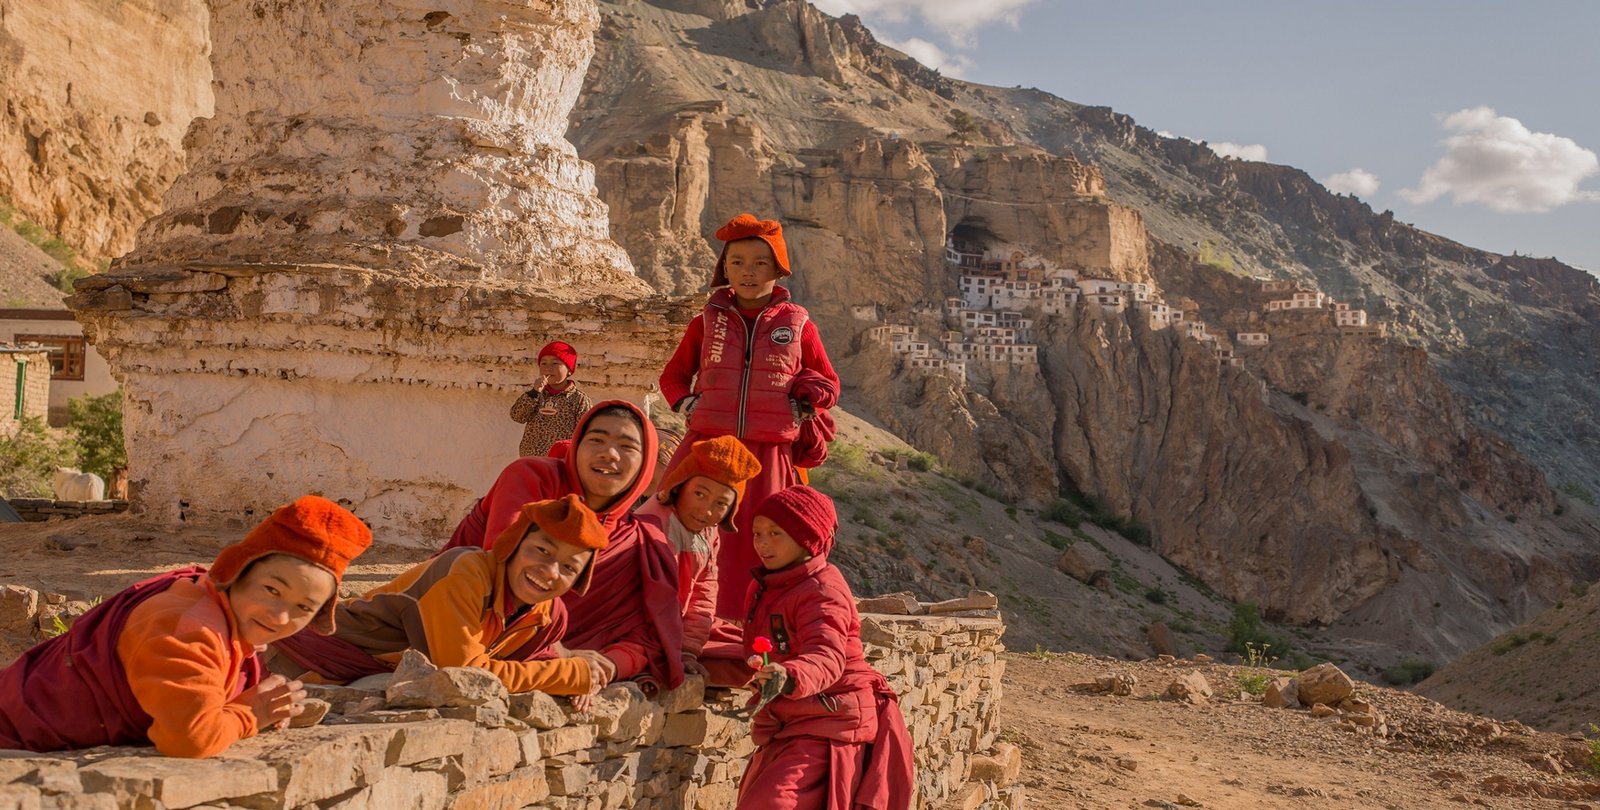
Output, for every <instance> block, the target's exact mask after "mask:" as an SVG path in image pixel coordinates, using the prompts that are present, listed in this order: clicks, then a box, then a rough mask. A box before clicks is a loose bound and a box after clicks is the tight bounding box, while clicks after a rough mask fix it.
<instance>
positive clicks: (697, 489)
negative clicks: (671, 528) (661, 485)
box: [672, 475, 737, 534]
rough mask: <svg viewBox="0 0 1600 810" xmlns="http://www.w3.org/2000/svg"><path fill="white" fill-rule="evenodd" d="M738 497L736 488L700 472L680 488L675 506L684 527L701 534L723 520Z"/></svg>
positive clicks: (674, 502)
mask: <svg viewBox="0 0 1600 810" xmlns="http://www.w3.org/2000/svg"><path fill="white" fill-rule="evenodd" d="M736 497H737V493H735V492H734V491H733V487H730V486H728V485H727V484H724V483H722V482H720V481H713V480H711V479H710V478H707V477H705V476H703V475H697V476H695V477H693V478H690V479H689V480H688V481H685V482H684V484H683V486H681V487H678V497H677V499H676V500H674V501H673V503H672V506H673V509H675V510H676V511H677V513H678V520H679V521H681V522H682V523H683V527H684V528H685V529H688V530H689V531H691V532H694V533H696V534H698V533H700V532H703V531H705V530H706V529H709V528H711V527H712V526H715V525H717V524H718V523H721V522H722V519H723V518H725V517H727V516H728V510H730V509H732V508H733V501H734V499H735V498H736Z"/></svg>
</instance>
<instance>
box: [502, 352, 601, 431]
mask: <svg viewBox="0 0 1600 810" xmlns="http://www.w3.org/2000/svg"><path fill="white" fill-rule="evenodd" d="M577 370H578V350H577V349H574V348H572V346H571V344H568V343H563V342H561V341H559V340H555V341H551V342H549V343H546V344H545V346H544V348H542V349H540V350H539V382H538V383H537V384H536V385H534V386H533V387H532V388H530V389H528V390H527V391H525V392H523V394H522V395H521V396H519V397H517V401H516V402H513V403H511V421H513V422H516V423H518V424H523V425H527V427H525V428H523V429H522V444H521V445H520V446H519V447H518V448H517V451H518V455H523V456H542V455H544V454H545V453H548V452H550V445H552V444H555V443H556V442H558V441H561V440H562V439H567V438H570V437H571V436H572V431H573V430H574V429H576V428H577V427H578V418H579V417H581V416H583V415H584V414H585V413H587V412H588V411H589V408H590V407H591V406H590V403H589V397H588V396H586V395H585V394H584V393H583V392H582V391H580V390H578V384H577V383H576V382H574V381H573V379H572V375H573V373H574V372H576V371H577Z"/></svg>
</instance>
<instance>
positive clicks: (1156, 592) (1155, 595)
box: [1144, 588, 1167, 605]
mask: <svg viewBox="0 0 1600 810" xmlns="http://www.w3.org/2000/svg"><path fill="white" fill-rule="evenodd" d="M1144 598H1145V600H1146V601H1149V602H1153V603H1155V604H1157V605H1165V604H1166V603H1167V592H1166V591H1163V590H1161V589H1160V588H1150V589H1148V590H1146V591H1145V592H1144Z"/></svg>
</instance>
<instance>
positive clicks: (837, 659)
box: [744, 555, 893, 745]
mask: <svg viewBox="0 0 1600 810" xmlns="http://www.w3.org/2000/svg"><path fill="white" fill-rule="evenodd" d="M748 604H749V605H750V612H749V615H747V616H746V617H745V618H746V621H745V624H744V646H745V650H746V651H753V650H754V649H755V647H754V642H755V639H756V637H757V636H766V637H767V638H768V639H770V640H771V641H772V642H773V645H774V647H775V649H774V650H773V651H772V653H771V654H770V655H769V658H770V659H771V660H772V661H775V662H777V663H780V664H783V666H784V669H785V670H787V671H788V673H789V678H790V679H791V680H793V681H794V687H793V689H792V691H790V692H789V693H788V694H787V695H785V696H784V697H781V698H779V699H777V700H774V701H773V702H772V703H770V704H768V705H767V707H766V708H765V709H763V710H762V711H761V713H760V714H757V715H756V717H755V721H754V723H753V724H752V726H751V728H750V733H751V737H752V738H753V739H754V740H755V743H756V745H766V744H767V743H768V742H770V741H772V740H773V739H775V738H783V737H802V736H803V737H821V738H824V739H829V740H838V741H839V742H849V743H859V742H872V741H873V740H874V739H875V738H876V737H877V734H878V693H879V692H880V691H883V692H888V684H887V683H885V682H884V679H883V676H882V675H880V674H878V671H877V670H875V669H873V668H872V667H871V666H870V665H868V664H867V659H866V657H865V655H863V653H862V649H861V618H860V616H858V615H857V614H856V604H855V599H854V597H852V596H851V595H850V586H849V585H848V584H847V583H845V581H844V576H843V575H842V574H840V573H839V569H837V568H835V567H833V565H832V564H830V563H829V562H828V558H827V555H823V556H820V557H813V558H811V559H809V560H806V561H805V562H804V563H801V564H799V565H794V566H791V567H789V568H785V569H783V570H781V571H766V570H761V569H758V570H756V571H755V581H754V582H752V583H750V598H749V601H748ZM889 694H890V695H892V694H893V693H892V692H889Z"/></svg>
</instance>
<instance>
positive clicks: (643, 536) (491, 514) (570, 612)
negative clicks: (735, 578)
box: [445, 400, 683, 689]
mask: <svg viewBox="0 0 1600 810" xmlns="http://www.w3.org/2000/svg"><path fill="white" fill-rule="evenodd" d="M616 406H621V407H625V408H627V409H628V410H629V411H631V412H632V413H633V414H634V415H635V416H636V417H638V419H639V422H640V424H641V426H642V438H643V446H642V447H641V448H640V452H641V453H642V454H643V463H642V464H641V466H640V468H639V474H638V476H637V477H635V478H634V481H633V485H632V486H630V487H629V488H628V490H627V491H626V492H624V493H622V495H621V496H620V497H618V498H617V499H616V500H614V501H612V503H611V505H610V506H608V507H606V508H605V509H601V510H596V511H595V516H596V517H598V518H599V519H600V525H602V526H604V527H605V528H606V531H607V534H608V536H609V537H610V541H611V542H610V544H609V545H607V546H606V548H605V549H604V550H602V551H601V552H600V553H599V554H598V555H596V557H595V560H594V564H593V577H594V579H593V581H592V583H591V584H590V586H589V590H588V592H587V593H585V594H582V595H580V594H576V593H572V592H569V593H567V594H566V595H565V596H563V597H561V599H562V602H563V603H564V604H565V605H566V609H567V632H566V635H565V636H563V637H562V639H561V642H562V644H563V645H564V646H566V647H567V648H569V649H590V650H599V651H600V652H602V653H605V654H606V656H607V657H609V658H611V659H612V660H613V661H615V662H616V663H617V673H616V679H617V680H627V679H630V678H634V677H637V676H641V675H642V676H647V677H648V679H649V682H653V683H654V685H657V686H661V687H665V688H667V689H674V688H677V686H678V685H679V684H681V683H682V682H683V659H682V658H681V656H680V655H679V650H680V649H681V648H682V647H683V615H682V613H681V612H680V611H679V609H678V568H677V566H678V562H677V555H676V553H675V552H674V551H673V549H672V544H670V543H668V542H667V540H666V538H665V537H664V536H663V535H662V534H661V530H660V529H658V528H656V527H655V526H652V525H646V524H644V523H641V522H640V521H639V520H637V519H636V518H635V517H634V516H633V514H632V512H631V509H632V507H633V504H634V502H636V501H638V500H639V498H640V497H641V496H642V495H644V494H645V490H647V489H648V488H649V486H650V479H651V476H652V474H653V473H654V472H655V463H656V447H657V440H656V430H655V427H654V426H653V425H652V424H651V423H650V420H649V418H648V417H646V416H645V414H644V411H642V410H640V409H639V407H638V406H636V405H634V404H633V403H631V402H627V401H625V400H608V401H606V402H601V403H599V404H597V405H595V406H594V407H593V408H591V409H590V410H589V412H588V413H586V414H584V415H583V418H582V419H580V420H578V429H577V430H575V431H573V434H572V445H573V447H574V448H576V447H577V445H578V444H579V441H580V440H581V439H582V437H583V434H584V431H585V430H586V429H587V428H588V426H589V422H590V421H591V420H592V419H593V418H594V415H595V414H596V413H598V412H599V411H602V410H604V409H606V408H610V407H616ZM577 455H578V454H577V452H576V451H575V450H573V451H569V452H567V453H566V454H565V457H563V458H559V459H556V458H548V457H537V458H536V457H524V458H519V459H517V460H516V461H513V462H511V464H510V465H509V466H507V467H506V468H505V469H504V470H503V471H501V473H500V477H499V478H498V479H496V480H495V482H494V486H492V487H490V488H489V492H488V493H487V494H485V495H484V496H483V498H481V499H480V500H479V501H478V504H477V505H476V506H474V507H473V509H472V512H470V513H469V514H468V515H467V516H466V517H465V518H464V519H462V521H461V524H460V525H458V526H457V527H456V530H455V533H454V534H453V535H452V536H451V538H450V543H449V544H448V545H446V546H445V549H446V550H448V549H450V548H454V547H457V546H476V547H479V548H487V547H488V544H489V543H490V542H491V541H492V540H493V539H494V538H495V537H498V536H499V534H500V532H502V531H504V530H505V528H506V527H507V526H510V525H511V523H512V522H514V521H515V520H516V519H517V515H518V514H519V513H520V512H521V510H522V505H523V504H525V503H532V502H533V501H540V500H545V499H547V498H559V497H561V496H563V495H567V494H570V493H576V494H578V495H580V496H581V495H582V494H583V490H582V487H581V486H580V484H579V478H578V462H577Z"/></svg>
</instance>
